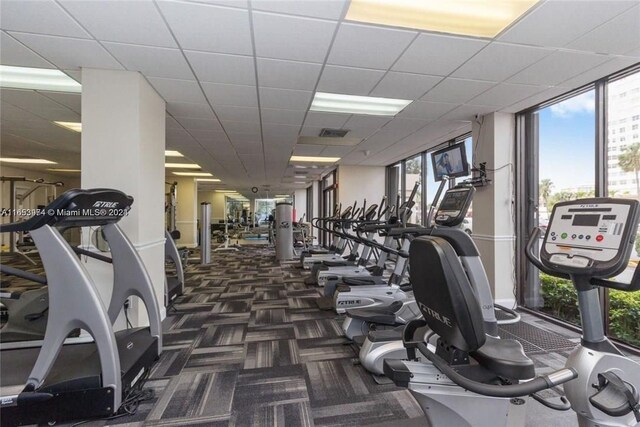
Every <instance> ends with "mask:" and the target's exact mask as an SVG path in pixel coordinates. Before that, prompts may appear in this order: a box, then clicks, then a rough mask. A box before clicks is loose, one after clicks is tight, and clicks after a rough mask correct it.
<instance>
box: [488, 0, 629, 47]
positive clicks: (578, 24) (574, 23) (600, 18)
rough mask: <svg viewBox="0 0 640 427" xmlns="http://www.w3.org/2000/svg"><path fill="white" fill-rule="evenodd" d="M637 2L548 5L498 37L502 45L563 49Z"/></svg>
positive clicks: (591, 0) (596, 0)
mask: <svg viewBox="0 0 640 427" xmlns="http://www.w3.org/2000/svg"><path fill="white" fill-rule="evenodd" d="M633 4H636V3H635V2H634V1H613V0H589V1H547V2H544V3H542V4H541V5H540V7H538V8H536V9H535V10H533V11H532V12H531V13H529V14H528V15H527V16H525V17H524V18H522V19H521V20H519V21H518V22H517V23H516V24H515V25H513V27H511V28H510V29H508V30H507V31H506V32H505V33H504V34H502V35H501V36H499V37H498V39H499V40H500V41H506V42H512V43H521V44H529V45H536V46H546V47H563V46H565V45H566V44H567V43H569V42H571V41H573V40H575V39H576V38H578V37H580V36H581V35H583V34H585V33H586V32H588V31H590V30H591V29H593V28H595V27H596V26H598V25H600V24H602V23H603V22H606V21H608V20H609V19H611V18H613V17H614V16H616V15H617V14H619V13H621V12H622V11H624V10H625V9H628V8H629V7H631V6H633Z"/></svg>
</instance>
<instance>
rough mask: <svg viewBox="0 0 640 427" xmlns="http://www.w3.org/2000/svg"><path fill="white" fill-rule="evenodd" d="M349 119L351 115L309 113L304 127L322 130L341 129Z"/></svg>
mask: <svg viewBox="0 0 640 427" xmlns="http://www.w3.org/2000/svg"><path fill="white" fill-rule="evenodd" d="M349 117H350V116H349V114H336V113H320V112H317V111H309V113H308V114H307V118H306V120H305V121H304V125H305V126H312V127H320V128H341V127H343V126H344V124H345V123H346V122H347V120H348V119H349Z"/></svg>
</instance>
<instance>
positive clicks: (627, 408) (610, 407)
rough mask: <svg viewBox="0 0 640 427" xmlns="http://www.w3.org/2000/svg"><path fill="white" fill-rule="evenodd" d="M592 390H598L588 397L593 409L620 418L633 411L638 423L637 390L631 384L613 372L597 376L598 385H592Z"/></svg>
mask: <svg viewBox="0 0 640 427" xmlns="http://www.w3.org/2000/svg"><path fill="white" fill-rule="evenodd" d="M593 388H595V389H596V390H598V391H597V393H595V394H594V395H593V396H590V397H589V402H591V404H592V405H593V406H594V407H596V408H597V409H599V410H601V411H602V412H604V413H605V414H607V415H609V416H612V417H622V416H625V415H627V414H628V413H629V412H632V411H633V413H634V415H635V417H636V420H637V421H639V422H640V402H639V400H638V390H636V389H635V388H634V387H633V386H632V385H631V384H629V383H627V382H626V381H624V380H622V379H621V378H620V377H619V376H618V375H616V374H614V373H613V372H603V373H600V374H598V384H594V385H593Z"/></svg>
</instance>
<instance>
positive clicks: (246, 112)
mask: <svg viewBox="0 0 640 427" xmlns="http://www.w3.org/2000/svg"><path fill="white" fill-rule="evenodd" d="M215 110H216V114H218V117H219V118H220V120H221V121H223V122H225V121H233V122H251V123H260V117H259V116H258V108H257V107H236V106H231V105H217V106H216V107H215Z"/></svg>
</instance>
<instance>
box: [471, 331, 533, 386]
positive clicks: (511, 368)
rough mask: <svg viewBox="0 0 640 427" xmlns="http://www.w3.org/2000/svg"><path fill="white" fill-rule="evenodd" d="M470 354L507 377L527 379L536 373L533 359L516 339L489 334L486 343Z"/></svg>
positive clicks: (495, 371)
mask: <svg viewBox="0 0 640 427" xmlns="http://www.w3.org/2000/svg"><path fill="white" fill-rule="evenodd" d="M470 354H471V356H472V357H473V358H474V359H475V360H477V361H478V363H480V364H481V365H482V366H484V367H485V368H487V369H488V370H490V371H491V372H493V373H495V374H496V375H499V376H502V377H505V378H510V379H516V380H526V379H530V378H533V377H534V376H535V374H536V373H535V367H534V365H533V361H532V360H531V359H529V358H528V357H527V356H526V355H525V354H524V350H523V349H522V344H520V343H519V342H518V341H516V340H510V339H500V338H494V337H492V336H490V335H487V339H486V341H485V343H484V345H483V346H482V347H480V348H479V349H477V350H476V351H474V352H472V353H470Z"/></svg>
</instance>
